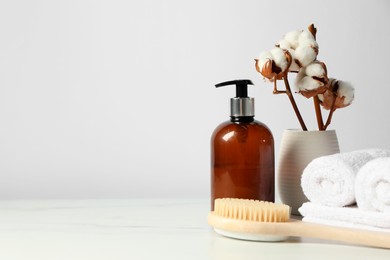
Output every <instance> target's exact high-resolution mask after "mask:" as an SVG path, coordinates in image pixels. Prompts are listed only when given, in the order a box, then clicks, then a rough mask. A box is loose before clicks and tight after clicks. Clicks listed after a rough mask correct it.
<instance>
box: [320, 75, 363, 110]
mask: <svg viewBox="0 0 390 260" xmlns="http://www.w3.org/2000/svg"><path fill="white" fill-rule="evenodd" d="M354 95H355V89H354V87H353V86H352V84H351V83H349V82H345V81H341V80H336V79H329V89H328V90H327V91H326V92H325V93H323V94H320V95H318V98H319V99H320V102H321V105H322V106H323V107H324V108H325V109H327V110H330V109H337V108H343V107H346V106H349V105H350V104H351V103H352V101H353V99H354Z"/></svg>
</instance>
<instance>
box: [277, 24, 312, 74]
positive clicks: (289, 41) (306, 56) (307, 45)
mask: <svg viewBox="0 0 390 260" xmlns="http://www.w3.org/2000/svg"><path fill="white" fill-rule="evenodd" d="M309 28H310V27H309ZM276 46H277V47H280V48H282V49H284V50H288V51H289V52H290V53H291V55H292V63H291V66H290V68H289V71H299V69H300V68H301V67H305V66H307V65H309V64H310V63H312V62H313V61H315V60H316V59H317V55H318V44H317V42H316V40H315V36H314V35H313V33H312V32H310V31H292V32H289V33H287V34H286V35H285V36H284V37H283V39H281V40H280V41H278V42H277V43H276Z"/></svg>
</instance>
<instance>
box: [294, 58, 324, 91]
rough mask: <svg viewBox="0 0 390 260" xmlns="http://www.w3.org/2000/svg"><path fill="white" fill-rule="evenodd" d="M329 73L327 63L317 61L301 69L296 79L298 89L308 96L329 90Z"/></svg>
mask: <svg viewBox="0 0 390 260" xmlns="http://www.w3.org/2000/svg"><path fill="white" fill-rule="evenodd" d="M328 81H329V79H328V75H327V70H326V66H325V63H323V62H320V61H315V62H312V63H310V64H309V65H307V66H306V67H303V68H301V69H300V70H299V72H298V75H297V77H296V79H295V87H296V88H297V91H298V92H299V93H301V94H302V95H303V96H304V97H306V98H311V97H313V96H315V95H318V94H322V93H324V92H325V91H326V90H327V85H328Z"/></svg>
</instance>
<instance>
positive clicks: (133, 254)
mask: <svg viewBox="0 0 390 260" xmlns="http://www.w3.org/2000/svg"><path fill="white" fill-rule="evenodd" d="M208 210H209V202H208V200H207V199H128V200H3V201H0V259H1V260H13V259H28V260H33V259H39V260H45V259H50V260H57V259H61V260H62V259H71V260H78V259H83V260H89V259H91V260H92V259H93V260H100V259H110V260H111V259H112V260H121V259H136V260H138V259H224V260H228V259H311V260H312V259H316V260H319V259H343V260H344V259H370V260H372V259H387V260H388V259H390V250H385V249H375V248H368V247H359V246H351V245H345V244H338V243H334V242H329V241H320V240H309V239H299V238H291V239H289V240H287V241H285V242H278V243H270V242H266V243H265V242H249V241H241V240H235V239H229V238H225V237H221V236H219V235H217V234H215V233H214V232H213V230H212V229H211V228H209V227H208V225H207V213H208Z"/></svg>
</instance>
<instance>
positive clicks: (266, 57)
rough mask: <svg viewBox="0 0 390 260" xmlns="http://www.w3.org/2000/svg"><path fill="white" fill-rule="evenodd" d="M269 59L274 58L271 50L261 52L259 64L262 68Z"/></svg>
mask: <svg viewBox="0 0 390 260" xmlns="http://www.w3.org/2000/svg"><path fill="white" fill-rule="evenodd" d="M268 60H272V54H271V52H269V51H263V52H262V53H260V55H259V59H258V66H259V69H260V70H261V69H262V68H263V66H264V64H265V63H266V62H267V61H268Z"/></svg>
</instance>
